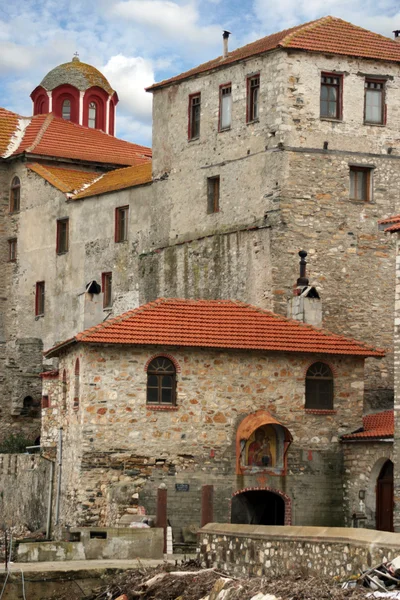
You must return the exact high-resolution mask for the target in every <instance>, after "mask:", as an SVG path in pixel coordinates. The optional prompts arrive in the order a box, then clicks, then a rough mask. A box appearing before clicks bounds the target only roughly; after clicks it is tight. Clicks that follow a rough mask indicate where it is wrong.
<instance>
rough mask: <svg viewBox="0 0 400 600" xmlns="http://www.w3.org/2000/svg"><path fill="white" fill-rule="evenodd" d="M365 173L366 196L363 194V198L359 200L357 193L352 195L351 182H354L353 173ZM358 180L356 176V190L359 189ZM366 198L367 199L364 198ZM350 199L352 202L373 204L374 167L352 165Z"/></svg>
mask: <svg viewBox="0 0 400 600" xmlns="http://www.w3.org/2000/svg"><path fill="white" fill-rule="evenodd" d="M360 172H361V173H365V175H366V177H365V190H364V191H365V194H364V193H363V197H362V198H357V193H356V194H355V195H354V196H352V195H351V181H352V173H360ZM357 187H358V184H357V178H356V176H355V189H357ZM364 196H365V197H364ZM349 197H350V200H355V201H356V202H371V200H372V167H364V166H361V165H360V166H358V165H350V171H349Z"/></svg>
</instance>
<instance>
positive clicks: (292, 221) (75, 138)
mask: <svg viewBox="0 0 400 600" xmlns="http://www.w3.org/2000/svg"><path fill="white" fill-rule="evenodd" d="M227 42H228V40H227V34H226V33H225V45H224V53H223V55H222V56H220V57H218V58H217V59H215V60H212V61H210V62H208V63H205V64H203V65H200V66H199V67H196V68H194V69H192V70H191V71H188V72H186V73H183V74H181V75H178V76H176V77H173V78H171V79H169V80H166V81H162V82H160V83H157V84H155V85H153V86H151V88H149V89H148V91H149V92H150V93H152V94H153V148H152V151H151V150H150V149H149V148H145V147H143V146H139V145H136V144H132V143H128V142H125V141H123V140H120V139H118V138H116V137H115V136H114V134H115V110H116V105H117V103H118V96H117V94H116V92H114V91H113V90H112V89H111V87H110V85H109V83H108V82H107V80H106V79H105V78H104V76H103V75H102V74H101V73H99V72H98V71H97V70H96V69H94V68H93V67H91V66H89V65H86V64H84V63H82V62H80V61H79V59H78V58H77V57H74V59H73V60H72V61H71V62H70V63H67V64H64V65H60V66H59V67H56V68H55V69H53V70H52V71H51V72H50V73H49V74H48V75H46V76H45V77H44V79H43V81H42V82H41V84H40V85H39V86H38V87H37V88H36V89H35V90H34V91H33V92H32V94H31V97H32V101H33V116H32V117H21V116H19V115H17V114H15V113H12V112H10V111H8V110H6V109H0V156H1V158H0V185H1V187H0V189H1V212H0V232H1V234H0V235H1V237H0V263H1V272H2V274H3V277H2V278H1V282H0V286H1V293H0V302H1V312H0V391H1V394H0V411H1V412H0V437H1V438H3V439H6V438H7V436H8V435H9V434H10V433H11V432H23V433H24V434H25V435H26V436H28V437H29V436H30V437H31V438H32V440H33V439H35V438H36V437H37V436H38V435H39V433H40V414H41V416H42V421H41V422H42V428H41V446H42V452H43V453H45V454H46V455H47V456H49V457H51V456H54V455H55V452H56V449H57V444H58V441H57V440H58V435H59V433H58V432H59V428H60V427H63V431H64V434H63V435H64V449H65V456H64V466H63V475H62V482H61V500H60V524H61V525H62V526H74V525H101V526H105V525H116V524H117V525H118V524H126V523H129V521H130V520H132V519H133V518H135V515H136V514H137V513H138V512H141V511H143V510H146V512H147V513H149V514H152V513H153V512H154V507H155V497H156V492H157V488H158V486H159V485H160V484H165V485H166V486H167V488H168V498H169V500H168V502H169V504H168V506H169V515H170V520H171V523H172V525H173V527H174V530H175V535H176V536H178V537H179V536H180V535H181V529H182V527H184V526H186V525H190V524H192V523H195V524H198V521H199V507H200V489H201V486H202V484H204V483H212V484H214V486H215V516H216V518H217V519H219V520H222V521H228V520H230V519H232V520H233V521H235V522H252V523H276V524H284V523H290V522H292V523H293V524H304V525H341V524H347V525H351V524H352V522H353V521H354V515H355V514H358V515H360V514H361V515H362V516H364V515H365V517H366V523H367V526H369V527H377V528H379V529H385V530H391V529H393V527H394V526H395V527H396V528H398V527H400V507H398V506H396V505H394V504H393V462H392V461H391V459H392V458H393V449H392V445H393V438H394V431H395V429H396V428H395V421H397V417H396V418H395V417H394V413H393V397H394V372H393V371H394V365H393V347H394V341H393V307H394V294H395V266H394V265H395V256H396V250H395V240H394V239H392V236H388V235H387V234H386V233H385V231H384V229H385V227H387V224H385V223H383V224H379V221H380V220H385V219H386V218H389V217H391V215H393V214H397V213H398V212H399V211H400V198H399V193H400V192H399V189H400V162H399V160H400V134H399V131H400V108H399V107H400V43H399V42H398V41H396V40H391V39H389V38H386V37H383V36H380V35H378V34H375V33H372V32H369V31H366V30H364V29H361V28H359V27H356V26H354V25H352V24H350V23H347V22H345V21H342V20H341V19H337V18H334V17H325V18H322V19H319V20H317V21H314V22H312V23H307V24H305V25H301V26H297V27H294V28H292V29H289V30H286V31H283V32H280V33H277V34H273V35H270V36H267V37H265V38H263V39H261V40H258V41H257V42H254V43H251V44H249V45H247V46H245V47H243V48H239V49H237V50H234V51H232V52H229V49H228V47H227ZM303 248H305V249H306V250H307V252H308V263H309V264H308V269H309V273H308V275H307V274H306V273H305V261H304V258H305V256H304V253H301V255H302V260H301V263H302V265H301V273H300V278H298V273H297V270H298V266H297V264H298V258H297V255H298V252H299V250H301V249H303ZM308 277H310V281H309V279H308ZM296 280H297V283H296ZM286 316H288V317H289V320H288V319H286V318H285V317H286ZM301 321H302V322H303V323H301ZM321 327H323V329H321ZM330 332H331V333H330ZM343 336H344V337H343ZM354 340H357V341H354ZM381 348H383V349H384V351H383V350H381ZM43 350H44V351H45V353H44V355H43ZM42 382H43V391H42ZM40 407H41V408H40ZM396 462H397V461H396ZM180 484H182V485H183V487H182V486H181V485H180ZM183 489H185V490H186V491H182V490H183ZM393 519H394V520H393Z"/></svg>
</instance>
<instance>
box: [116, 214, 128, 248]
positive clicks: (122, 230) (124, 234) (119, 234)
mask: <svg viewBox="0 0 400 600" xmlns="http://www.w3.org/2000/svg"><path fill="white" fill-rule="evenodd" d="M122 214H124V215H125V227H122V219H121V215H122ZM128 226H129V205H126V206H118V207H117V208H116V209H115V242H116V243H117V244H119V243H121V242H126V241H127V240H128Z"/></svg>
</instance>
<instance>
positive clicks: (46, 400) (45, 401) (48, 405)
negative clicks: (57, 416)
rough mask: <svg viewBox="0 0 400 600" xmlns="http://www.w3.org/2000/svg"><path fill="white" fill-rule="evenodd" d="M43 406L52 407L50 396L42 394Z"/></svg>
mask: <svg viewBox="0 0 400 600" xmlns="http://www.w3.org/2000/svg"><path fill="white" fill-rule="evenodd" d="M42 408H50V399H49V396H47V395H46V396H42Z"/></svg>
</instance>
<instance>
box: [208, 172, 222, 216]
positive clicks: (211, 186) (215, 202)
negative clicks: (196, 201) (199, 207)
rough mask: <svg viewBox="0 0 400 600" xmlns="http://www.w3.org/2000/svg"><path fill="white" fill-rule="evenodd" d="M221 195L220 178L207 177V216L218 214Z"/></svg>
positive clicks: (217, 176) (216, 176)
mask: <svg viewBox="0 0 400 600" xmlns="http://www.w3.org/2000/svg"><path fill="white" fill-rule="evenodd" d="M220 194H221V177H220V176H219V175H214V176H213V177H207V214H209V215H211V214H214V213H218V212H219V210H220V208H219V203H220Z"/></svg>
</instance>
